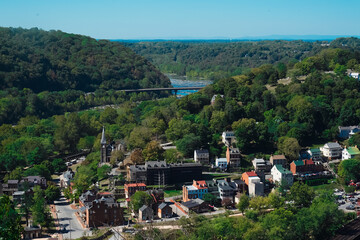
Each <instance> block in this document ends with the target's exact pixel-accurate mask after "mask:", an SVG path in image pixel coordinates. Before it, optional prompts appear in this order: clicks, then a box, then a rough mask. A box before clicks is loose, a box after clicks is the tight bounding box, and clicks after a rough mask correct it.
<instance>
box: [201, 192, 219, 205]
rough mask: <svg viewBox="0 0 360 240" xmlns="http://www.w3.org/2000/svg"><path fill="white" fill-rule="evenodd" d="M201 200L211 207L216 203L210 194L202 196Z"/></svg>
mask: <svg viewBox="0 0 360 240" xmlns="http://www.w3.org/2000/svg"><path fill="white" fill-rule="evenodd" d="M203 200H204V201H205V202H207V203H209V204H211V205H215V204H216V202H217V197H216V196H214V195H213V194H211V193H206V194H204V197H203Z"/></svg>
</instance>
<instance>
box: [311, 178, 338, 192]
mask: <svg viewBox="0 0 360 240" xmlns="http://www.w3.org/2000/svg"><path fill="white" fill-rule="evenodd" d="M332 181H333V183H332ZM310 187H311V188H312V189H314V190H315V191H322V190H334V189H335V188H337V189H343V186H342V185H341V184H340V183H337V182H336V181H335V180H334V179H329V181H328V183H327V184H322V185H317V186H310Z"/></svg>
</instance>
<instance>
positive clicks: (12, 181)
mask: <svg viewBox="0 0 360 240" xmlns="http://www.w3.org/2000/svg"><path fill="white" fill-rule="evenodd" d="M18 183H19V180H8V184H18Z"/></svg>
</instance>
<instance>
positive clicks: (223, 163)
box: [215, 158, 228, 171]
mask: <svg viewBox="0 0 360 240" xmlns="http://www.w3.org/2000/svg"><path fill="white" fill-rule="evenodd" d="M227 164H228V163H227V159H226V158H216V160H215V166H216V167H218V168H220V169H221V170H223V171H225V170H226V169H227Z"/></svg>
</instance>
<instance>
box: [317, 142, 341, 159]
mask: <svg viewBox="0 0 360 240" xmlns="http://www.w3.org/2000/svg"><path fill="white" fill-rule="evenodd" d="M320 151H321V152H322V154H323V155H324V157H327V158H329V159H341V154H342V147H341V146H340V144H339V143H337V142H329V143H326V144H325V145H324V146H323V147H321V148H320Z"/></svg>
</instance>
